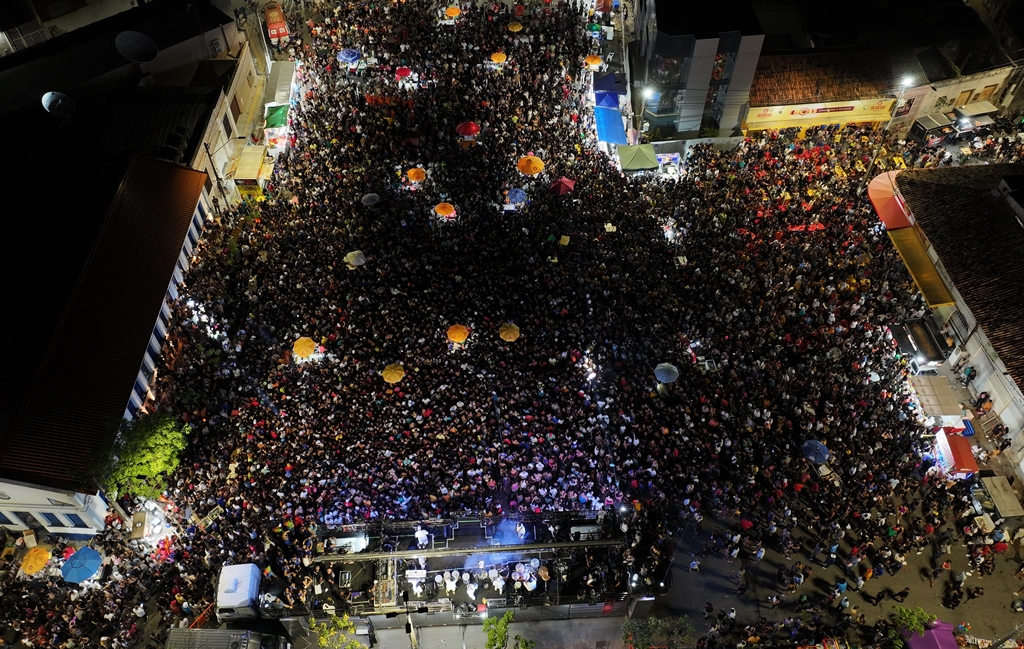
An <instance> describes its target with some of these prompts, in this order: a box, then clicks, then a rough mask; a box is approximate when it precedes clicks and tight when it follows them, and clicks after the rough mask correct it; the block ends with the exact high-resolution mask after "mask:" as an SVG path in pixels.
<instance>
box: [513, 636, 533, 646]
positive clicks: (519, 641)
mask: <svg viewBox="0 0 1024 649" xmlns="http://www.w3.org/2000/svg"><path fill="white" fill-rule="evenodd" d="M515 641H516V644H515V649H534V647H536V646H537V641H536V640H527V639H526V638H524V637H523V636H521V635H517V636H516V637H515Z"/></svg>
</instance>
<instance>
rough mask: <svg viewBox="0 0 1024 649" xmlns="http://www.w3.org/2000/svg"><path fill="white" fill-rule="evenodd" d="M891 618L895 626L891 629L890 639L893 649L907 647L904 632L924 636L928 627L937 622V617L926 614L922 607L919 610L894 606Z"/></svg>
mask: <svg viewBox="0 0 1024 649" xmlns="http://www.w3.org/2000/svg"><path fill="white" fill-rule="evenodd" d="M890 617H891V618H892V623H893V626H892V628H890V629H889V639H890V640H892V646H893V649H903V647H905V646H906V644H907V643H906V641H905V640H904V639H903V631H904V630H906V631H910V632H911V633H916V634H917V635H919V636H924V632H925V631H926V630H928V625H929V624H931V623H932V622H934V621H935V616H934V615H932V614H931V613H925V611H924V609H923V608H921V607H920V606H918V607H917V608H907V607H905V606H893V607H892V613H891V614H890Z"/></svg>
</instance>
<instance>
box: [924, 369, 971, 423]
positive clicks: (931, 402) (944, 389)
mask: <svg viewBox="0 0 1024 649" xmlns="http://www.w3.org/2000/svg"><path fill="white" fill-rule="evenodd" d="M910 382H911V384H912V385H913V386H914V392H916V393H917V398H918V399H919V400H920V401H921V407H922V408H923V409H924V412H925V414H927V415H929V416H931V417H939V416H942V415H950V416H954V417H963V418H965V419H969V418H970V414H969V412H965V410H964V408H963V406H961V405H960V395H959V394H958V393H956V392H954V391H953V388H952V387H951V386H950V385H949V380H947V379H946V377H944V376H914V377H911V379H910Z"/></svg>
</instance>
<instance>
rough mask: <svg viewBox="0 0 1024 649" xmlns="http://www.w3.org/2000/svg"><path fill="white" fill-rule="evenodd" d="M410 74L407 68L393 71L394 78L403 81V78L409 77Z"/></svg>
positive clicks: (410, 71)
mask: <svg viewBox="0 0 1024 649" xmlns="http://www.w3.org/2000/svg"><path fill="white" fill-rule="evenodd" d="M411 74H412V70H410V69H409V68H404V67H403V68H398V69H397V70H395V76H396V77H398V78H399V79H404V78H406V77H407V76H409V75H411Z"/></svg>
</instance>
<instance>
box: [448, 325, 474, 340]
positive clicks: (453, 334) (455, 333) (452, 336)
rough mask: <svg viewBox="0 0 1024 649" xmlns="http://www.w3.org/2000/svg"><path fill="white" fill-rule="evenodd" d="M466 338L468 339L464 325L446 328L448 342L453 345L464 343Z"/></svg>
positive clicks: (467, 330)
mask: <svg viewBox="0 0 1024 649" xmlns="http://www.w3.org/2000/svg"><path fill="white" fill-rule="evenodd" d="M466 338H469V329H467V328H466V325H460V324H457V325H452V326H450V327H448V340H450V341H452V342H453V343H464V342H466Z"/></svg>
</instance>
